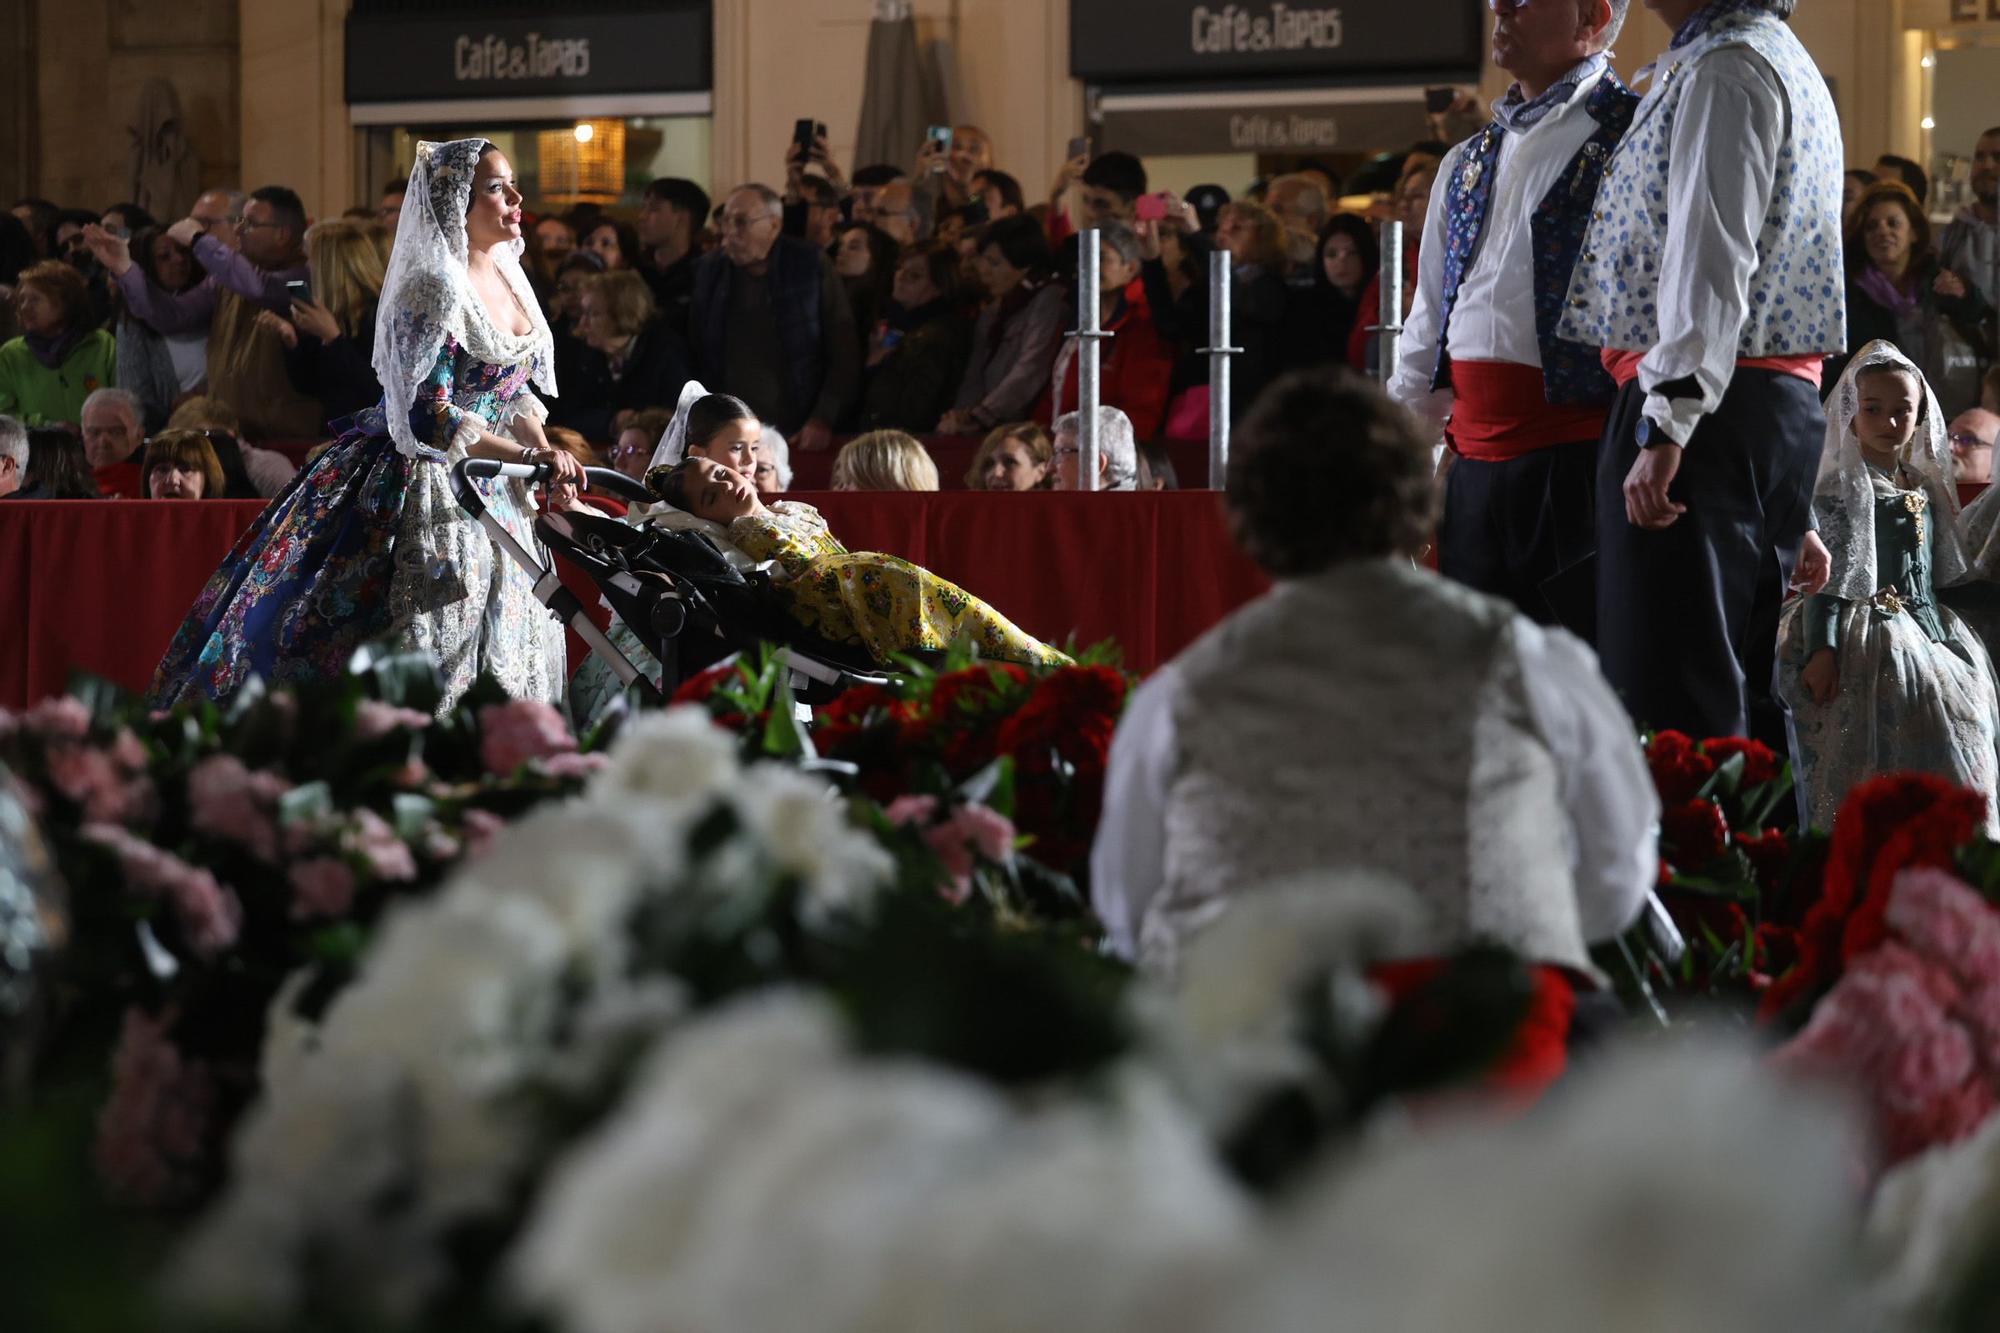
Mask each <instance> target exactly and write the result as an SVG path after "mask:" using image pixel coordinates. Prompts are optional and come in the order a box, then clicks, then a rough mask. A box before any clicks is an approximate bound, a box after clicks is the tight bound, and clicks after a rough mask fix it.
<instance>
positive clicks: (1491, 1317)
mask: <svg viewBox="0 0 2000 1333" xmlns="http://www.w3.org/2000/svg"><path fill="white" fill-rule="evenodd" d="M1433 1129H1434V1131H1435V1132H1431V1133H1427V1134H1421V1135H1417V1136H1414V1137H1411V1138H1408V1139H1406V1140H1404V1141H1402V1142H1400V1143H1397V1144H1395V1145H1393V1146H1389V1147H1386V1148H1382V1149H1380V1150H1378V1151H1376V1152H1374V1153H1372V1154H1369V1155H1366V1156H1364V1157H1362V1158H1361V1159H1360V1160H1358V1161H1357V1162H1355V1163H1353V1164H1352V1166H1351V1167H1349V1168H1348V1169H1347V1170H1345V1171H1336V1172H1335V1173H1333V1174H1331V1175H1329V1176H1328V1177H1327V1178H1325V1179H1323V1180H1321V1181H1320V1182H1318V1183H1317V1184H1316V1185H1315V1186H1313V1187H1311V1189H1310V1191H1309V1193H1308V1194H1307V1195H1306V1196H1305V1197H1304V1198H1303V1199H1302V1200H1301V1202H1300V1204H1299V1206H1298V1207H1297V1208H1296V1210H1295V1211H1294V1213H1293V1215H1292V1216H1291V1217H1290V1218H1289V1219H1287V1220H1286V1221H1285V1222H1284V1223H1283V1224H1282V1225H1281V1226H1280V1228H1279V1232H1278V1235H1277V1237H1276V1239H1275V1243H1273V1244H1272V1245H1270V1246H1269V1247H1268V1249H1267V1251H1266V1253H1265V1255H1264V1257H1263V1260H1262V1263H1261V1265H1260V1268H1259V1269H1258V1270H1257V1271H1255V1272H1253V1273H1251V1274H1250V1275H1249V1276H1248V1278H1247V1280H1246V1281H1245V1282H1244V1283H1243V1285H1242V1287H1241V1290H1240V1291H1239V1292H1238V1293H1237V1295H1236V1297H1235V1298H1234V1299H1233V1300H1231V1301H1228V1302H1226V1303H1225V1304H1224V1306H1223V1308H1222V1309H1221V1310H1220V1311H1219V1312H1218V1315H1217V1317H1216V1318H1215V1319H1214V1320H1213V1322H1212V1324H1211V1327H1212V1328H1213V1329H1215V1330H1217V1333H1221V1331H1222V1330H1225V1329H1242V1328H1256V1329H1269V1330H1276V1331H1278V1333H1284V1331H1286V1330H1294V1329H1297V1330H1306V1329H1320V1328H1325V1327H1327V1326H1328V1316H1329V1312H1331V1311H1337V1312H1338V1313H1339V1316H1340V1320H1339V1326H1340V1327H1348V1328H1356V1329H1426V1330H1428V1329H1440V1330H1442V1329H1470V1328H1477V1329H1482V1330H1488V1331H1489V1333H1512V1331H1513V1330H1522V1333H1527V1331H1529V1330H1533V1333H1585V1330H1590V1331H1591V1333H1597V1331H1598V1330H1603V1329H1618V1330H1621V1333H1686V1330H1690V1329H1701V1330H1704V1333H1739V1331H1740V1333H1762V1331H1763V1330H1768V1329H1776V1328H1785V1329H1813V1330H1815V1333H1826V1331H1829V1330H1849V1329H1858V1328H1860V1327H1864V1326H1866V1323H1865V1321H1864V1320H1862V1319H1861V1317H1860V1315H1859V1313H1858V1311H1857V1300H1856V1297H1857V1295H1858V1292H1857V1290H1856V1287H1855V1285H1854V1282H1853V1279H1852V1277H1851V1276H1850V1273H1849V1260H1850V1258H1851V1253H1852V1245H1851V1242H1852V1238H1853V1228H1854V1222H1855V1218H1854V1205H1853V1200H1852V1198H1851V1197H1850V1195H1849V1193H1848V1191H1847V1188H1846V1183H1845V1182H1846V1175H1845V1168H1846V1165H1847V1163H1848V1161H1849V1160H1850V1156H1849V1154H1850V1150H1851V1148H1852V1146H1853V1143H1854V1139H1853V1132H1852V1127H1851V1124H1850V1122H1849V1121H1848V1119H1847V1118H1846V1117H1845V1116H1844V1115H1842V1114H1839V1113H1837V1112H1836V1111H1835V1110H1834V1109H1833V1108H1832V1107H1830V1106H1829V1105H1828V1104H1826V1103H1825V1102H1823V1101H1821V1100H1819V1099H1817V1098H1815V1097H1812V1096H1809V1095H1808V1094H1806V1093H1805V1092H1803V1091H1800V1090H1797V1089H1793V1088H1789V1087H1786V1086H1783V1085H1781V1084H1780V1083H1779V1082H1778V1081H1777V1080H1776V1079H1775V1078H1774V1077H1773V1076H1772V1075H1770V1074H1769V1073H1766V1072H1765V1071H1764V1070H1763V1069H1762V1068H1761V1067H1760V1066H1759V1065H1758V1064H1757V1062H1756V1059H1755V1057H1754V1056H1753V1055H1752V1054H1751V1053H1749V1052H1746V1051H1737V1050H1733V1049H1717V1048H1715V1047H1712V1046H1711V1047H1707V1048H1697V1047H1688V1048H1682V1049H1661V1050H1651V1051H1644V1052H1635V1051H1628V1052H1624V1053H1620V1054H1618V1055H1615V1056H1607V1057H1606V1058H1605V1059H1604V1060H1603V1062H1602V1063H1600V1064H1599V1065H1597V1066H1596V1067H1595V1068H1593V1069H1591V1070H1588V1071H1586V1072H1583V1073H1580V1074H1579V1075H1578V1077H1577V1079H1576V1081H1575V1082H1574V1083H1572V1084H1570V1085H1568V1086H1566V1087H1565V1088H1564V1089H1562V1090H1561V1091H1560V1092H1559V1093H1558V1094H1557V1096H1556V1097H1555V1099H1554V1100H1553V1101H1552V1102H1551V1103H1549V1104H1546V1105H1544V1106H1543V1107H1542V1108H1541V1109H1540V1110H1539V1111H1538V1112H1537V1113H1536V1114H1535V1115H1533V1116H1530V1117H1527V1118H1524V1119H1521V1120H1518V1121H1504V1122H1498V1123H1482V1122H1471V1123H1465V1124H1460V1125H1457V1126H1445V1127H1435V1126H1434V1127H1433Z"/></svg>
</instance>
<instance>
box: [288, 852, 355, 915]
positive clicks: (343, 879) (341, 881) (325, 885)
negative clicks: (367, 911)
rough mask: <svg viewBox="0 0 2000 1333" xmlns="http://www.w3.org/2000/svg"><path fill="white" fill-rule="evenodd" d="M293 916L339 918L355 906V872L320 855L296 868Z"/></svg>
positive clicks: (293, 875)
mask: <svg viewBox="0 0 2000 1333" xmlns="http://www.w3.org/2000/svg"><path fill="white" fill-rule="evenodd" d="M291 881H292V917H293V919H295V920H299V921H305V920H310V919H312V918H314V917H327V918H338V917H341V916H345V915H346V914H347V909H348V908H350V907H352V906H353V905H354V872H353V871H352V870H349V869H348V868H347V862H345V861H342V860H340V859H339V858H338V857H333V856H316V857H314V858H313V859H312V860H310V861H301V862H299V863H298V864H297V865H295V866H293V867H292V873H291Z"/></svg>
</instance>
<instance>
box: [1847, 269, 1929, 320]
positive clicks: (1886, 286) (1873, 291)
mask: <svg viewBox="0 0 2000 1333" xmlns="http://www.w3.org/2000/svg"><path fill="white" fill-rule="evenodd" d="M1854 285H1855V286H1857V287H1859V288H1860V289H1861V290H1862V291H1864V292H1866V293H1868V295H1869V296H1870V297H1871V298H1872V299H1873V300H1874V302H1875V304H1877V305H1879V306H1882V307H1883V308H1884V309H1886V310H1888V311H1890V312H1891V313H1892V314H1894V315H1895V316H1896V318H1898V319H1902V318H1904V317H1905V316H1907V315H1909V314H1910V313H1911V312H1912V311H1914V310H1915V309H1916V308H1917V307H1918V306H1920V305H1922V304H1923V302H1924V294H1923V288H1922V287H1921V286H1920V285H1919V284H1918V283H1916V282H1912V281H1910V280H1909V279H1908V275H1905V280H1904V282H1903V284H1902V285H1901V286H1898V285H1897V284H1896V280H1895V279H1894V278H1891V277H1890V276H1889V275H1888V274H1886V273H1884V272H1883V271H1882V270H1881V269H1879V268H1876V267H1875V266H1874V265H1873V264H1867V265H1864V266H1863V267H1862V269H1861V276H1860V277H1858V278H1856V279H1855V280H1854Z"/></svg>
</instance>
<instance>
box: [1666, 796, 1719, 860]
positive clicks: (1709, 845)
mask: <svg viewBox="0 0 2000 1333" xmlns="http://www.w3.org/2000/svg"><path fill="white" fill-rule="evenodd" d="M1660 842H1661V845H1662V846H1664V847H1665V849H1666V852H1667V859H1668V860H1669V861H1672V862H1673V863H1674V864H1675V865H1676V866H1679V867H1680V868H1681V869H1683V870H1697V869H1699V868H1701V867H1702V866H1705V865H1707V864H1708V863H1709V862H1711V861H1713V860H1715V858H1716V857H1718V856H1721V855H1722V853H1723V850H1724V849H1725V848H1727V847H1728V846H1729V821H1728V820H1727V819H1726V818H1724V817H1723V814H1722V807H1721V806H1719V805H1717V804H1716V803H1715V802H1714V801H1706V800H1692V801H1682V802H1681V803H1680V804H1678V805H1676V806H1674V807H1672V808H1671V809H1669V810H1668V811H1667V812H1666V813H1665V814H1664V815H1662V816H1661V817H1660Z"/></svg>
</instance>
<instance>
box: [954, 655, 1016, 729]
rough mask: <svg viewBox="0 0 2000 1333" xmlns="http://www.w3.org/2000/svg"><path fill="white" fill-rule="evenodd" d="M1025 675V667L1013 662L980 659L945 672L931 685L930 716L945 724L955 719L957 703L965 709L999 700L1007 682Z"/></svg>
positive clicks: (972, 708) (978, 707)
mask: <svg viewBox="0 0 2000 1333" xmlns="http://www.w3.org/2000/svg"><path fill="white" fill-rule="evenodd" d="M1027 679H1028V669H1027V668H1026V667H1023V666H1020V665H1018V664H1016V663H1013V662H981V663H980V664H979V665H977V666H969V667H966V668H965V669H964V670H963V671H951V672H947V673H946V674H944V675H942V676H939V677H938V678H937V681H936V683H935V684H933V685H932V686H931V700H930V712H931V716H932V717H934V718H936V719H937V720H938V721H940V722H944V723H947V724H949V723H952V722H956V721H958V720H959V717H958V714H959V711H960V709H959V706H960V704H964V705H965V708H966V710H967V711H972V710H977V709H983V708H986V707H988V706H989V705H991V704H994V703H997V702H999V701H1000V700H1001V698H1002V697H1003V695H1004V694H1005V692H1006V691H1007V689H1008V687H1009V686H1010V685H1019V684H1022V683H1024V682H1025V681H1026V680H1027Z"/></svg>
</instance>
